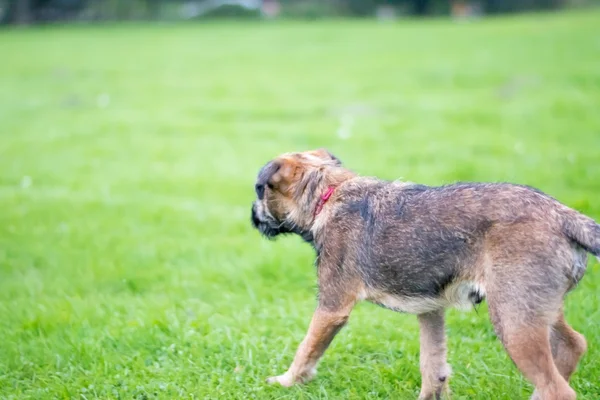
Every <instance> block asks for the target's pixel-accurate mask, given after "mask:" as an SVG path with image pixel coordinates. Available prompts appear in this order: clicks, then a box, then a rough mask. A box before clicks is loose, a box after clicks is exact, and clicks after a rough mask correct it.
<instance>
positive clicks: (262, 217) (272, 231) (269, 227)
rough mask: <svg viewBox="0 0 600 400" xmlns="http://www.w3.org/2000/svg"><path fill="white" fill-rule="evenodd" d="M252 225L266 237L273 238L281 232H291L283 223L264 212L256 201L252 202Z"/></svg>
mask: <svg viewBox="0 0 600 400" xmlns="http://www.w3.org/2000/svg"><path fill="white" fill-rule="evenodd" d="M252 226H254V228H256V229H257V230H258V231H259V232H260V233H261V234H262V235H263V236H264V237H266V238H268V239H273V238H275V237H277V236H279V235H281V234H285V233H291V231H289V230H288V229H286V228H285V226H284V224H282V223H281V222H278V221H277V220H275V218H273V217H272V216H270V215H269V214H268V213H266V212H264V211H263V210H262V209H261V207H259V206H257V204H256V203H254V204H252Z"/></svg>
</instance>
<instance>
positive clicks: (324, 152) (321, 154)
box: [312, 148, 342, 167]
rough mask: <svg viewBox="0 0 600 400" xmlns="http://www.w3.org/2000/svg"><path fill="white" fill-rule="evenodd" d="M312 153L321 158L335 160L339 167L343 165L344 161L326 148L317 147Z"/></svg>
mask: <svg viewBox="0 0 600 400" xmlns="http://www.w3.org/2000/svg"><path fill="white" fill-rule="evenodd" d="M312 154H313V155H315V156H317V157H319V158H320V159H321V160H325V161H333V162H334V163H335V165H337V166H338V167H341V166H342V162H341V161H340V159H339V158H337V157H336V156H334V155H333V154H331V153H330V152H329V151H328V150H327V149H325V148H320V149H317V150H315V151H313V152H312Z"/></svg>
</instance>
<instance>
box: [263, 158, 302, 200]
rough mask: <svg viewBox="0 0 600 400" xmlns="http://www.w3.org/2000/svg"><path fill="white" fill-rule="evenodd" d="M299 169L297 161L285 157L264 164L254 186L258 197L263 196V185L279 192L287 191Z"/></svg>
mask: <svg viewBox="0 0 600 400" xmlns="http://www.w3.org/2000/svg"><path fill="white" fill-rule="evenodd" d="M299 170H300V166H299V165H298V163H296V162H294V161H293V160H290V159H285V158H284V159H280V160H277V161H271V162H270V163H268V164H267V165H265V166H264V167H263V168H262V169H261V170H260V172H259V174H258V179H257V181H256V186H255V188H256V194H257V195H258V197H259V199H262V198H263V196H264V190H265V186H268V187H269V188H270V189H273V190H278V191H280V192H285V191H287V189H288V188H289V186H290V184H291V183H292V182H293V181H294V178H295V177H296V175H297V174H298V172H299Z"/></svg>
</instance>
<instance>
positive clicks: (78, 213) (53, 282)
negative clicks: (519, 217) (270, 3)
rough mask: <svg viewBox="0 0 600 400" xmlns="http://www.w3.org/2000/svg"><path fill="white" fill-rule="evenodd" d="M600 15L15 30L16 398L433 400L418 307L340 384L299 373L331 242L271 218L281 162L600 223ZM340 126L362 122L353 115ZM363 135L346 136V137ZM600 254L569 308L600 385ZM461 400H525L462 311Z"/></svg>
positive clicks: (456, 339) (0, 306) (380, 324)
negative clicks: (290, 375) (544, 203)
mask: <svg viewBox="0 0 600 400" xmlns="http://www.w3.org/2000/svg"><path fill="white" fill-rule="evenodd" d="M599 20H600V13H598V12H597V11H594V12H587V13H567V14H552V15H529V16H520V17H512V18H502V19H489V20H483V21H477V22H473V23H470V24H460V23H454V22H451V21H441V20H438V21H427V22H410V21H405V22H400V23H397V24H377V23H375V22H370V21H353V22H350V21H346V22H341V21H340V22H317V23H306V24H304V23H269V24H254V23H244V24H234V23H225V24H204V25H203V24H194V25H192V24H188V25H186V24H182V25H155V26H152V25H121V26H104V27H103V26H96V27H46V28H30V29H12V30H4V31H0V49H1V51H2V54H3V61H2V63H0V315H2V318H1V319H0V398H4V399H27V398H29V399H46V398H48V399H51V398H52V399H54V398H73V399H75V398H77V399H93V398H102V399H109V398H115V399H118V398H121V399H131V398H134V399H154V398H161V399H166V398H187V399H216V398H218V399H242V398H244V399H245V398H260V399H268V398H288V399H289V398H294V399H296V398H298V399H317V398H319V399H321V398H322V399H326V398H331V399H342V398H343V399H376V398H400V399H411V398H416V395H417V394H418V390H419V384H420V376H419V368H418V329H417V323H416V318H415V317H414V316H410V315H401V314H396V313H392V312H391V311H387V310H383V309H380V308H377V307H376V306H373V305H370V304H361V305H359V306H358V307H357V308H356V310H355V311H354V313H353V314H352V317H351V320H350V324H349V326H347V327H346V328H345V329H344V330H343V331H342V332H341V333H340V334H339V335H338V337H337V338H336V340H335V341H334V343H333V344H332V346H331V348H330V349H329V351H328V352H327V353H326V356H325V357H324V359H323V361H322V363H321V365H320V369H319V375H318V377H317V379H316V380H315V381H313V382H311V383H310V384H308V385H307V386H303V387H294V388H291V389H283V388H278V387H269V386H267V385H265V383H264V379H265V378H266V377H268V376H270V375H274V374H279V373H282V372H283V371H284V370H285V369H286V368H287V366H288V364H289V363H290V362H291V359H292V357H293V353H294V351H295V348H296V346H297V344H298V343H299V341H300V340H301V339H302V337H303V335H304V332H305V330H306V328H307V326H308V322H309V320H310V316H311V313H312V311H313V308H314V305H315V271H314V268H313V265H312V264H313V257H314V256H313V253H312V250H311V249H310V248H309V247H308V246H306V245H304V244H303V243H301V240H300V239H299V238H286V239H283V240H279V241H277V242H275V243H271V242H268V241H265V240H263V239H261V238H260V237H259V235H258V234H257V233H256V232H255V231H253V230H252V229H251V226H250V222H249V215H250V203H251V201H252V200H253V196H254V193H253V184H254V178H255V176H256V173H257V171H258V169H259V168H260V166H261V165H262V164H264V163H265V162H266V161H267V160H269V159H270V158H272V157H273V156H275V155H277V154H278V153H280V152H284V151H292V150H304V149H309V148H315V147H321V146H324V147H327V148H329V149H330V150H331V151H332V152H333V153H334V154H336V155H337V156H339V157H340V158H341V159H342V160H343V161H344V162H345V163H346V165H347V166H349V167H350V168H352V169H354V170H356V171H359V172H360V173H362V174H364V175H371V174H373V175H378V176H380V177H383V178H389V179H395V178H399V177H402V178H405V179H408V180H411V181H417V182H421V183H426V184H442V183H448V182H453V181H457V180H477V181H512V182H517V183H524V184H529V185H533V186H536V187H538V188H540V189H542V190H544V191H546V192H547V193H549V194H551V195H553V196H555V197H557V198H558V199H559V200H561V201H563V202H564V203H566V204H568V205H570V206H572V207H575V208H576V209H578V210H580V211H582V212H584V213H586V214H588V215H590V216H592V217H595V218H597V219H599V218H600V152H599V150H600V113H599V112H598V111H599V110H600V41H599V40H598V37H599V36H600V24H598V21H599ZM340 121H341V122H340ZM340 125H343V126H344V127H343V128H340ZM599 293H600V265H599V264H598V263H596V262H595V261H594V262H592V261H590V264H589V268H588V271H587V274H586V276H585V278H584V280H583V281H582V283H581V285H580V287H579V288H578V289H577V290H576V291H575V292H573V293H572V294H571V295H569V297H568V300H567V303H566V314H567V319H568V320H569V322H570V323H571V324H572V325H573V326H574V328H575V329H577V330H578V331H580V332H582V333H583V334H585V335H586V337H587V339H588V342H589V352H588V353H587V354H586V356H585V358H584V359H583V361H582V363H581V364H580V367H579V370H578V372H577V373H576V375H575V376H574V378H573V379H572V386H573V387H574V388H575V390H576V391H577V392H578V393H579V395H580V397H579V398H581V399H597V398H599V397H600V387H599V385H598V377H599V375H600V329H598V321H600V298H599V296H600V295H599ZM447 330H448V334H449V348H450V350H449V359H450V363H451V364H452V366H453V369H454V375H453V379H452V382H451V383H452V388H453V392H454V398H455V399H516V398H526V397H527V396H528V395H529V394H530V392H531V390H532V389H531V387H530V385H529V384H528V383H527V382H526V381H525V380H524V379H523V378H522V377H521V376H520V374H519V373H518V371H517V370H516V368H515V367H514V366H513V364H512V363H511V361H510V360H509V358H508V357H507V355H506V354H505V353H504V350H503V349H502V347H501V345H500V343H499V342H498V340H497V339H496V338H495V336H494V333H493V331H492V328H491V324H490V323H489V321H488V317H487V311H486V309H485V306H484V307H482V308H481V309H480V311H479V313H474V312H471V313H464V312H459V311H456V310H451V311H449V312H448V327H447Z"/></svg>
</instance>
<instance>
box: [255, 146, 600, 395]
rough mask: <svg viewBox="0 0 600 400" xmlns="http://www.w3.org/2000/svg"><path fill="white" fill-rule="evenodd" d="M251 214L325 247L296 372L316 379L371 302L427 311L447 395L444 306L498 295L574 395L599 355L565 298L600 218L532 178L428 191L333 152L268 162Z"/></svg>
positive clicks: (424, 330)
mask: <svg viewBox="0 0 600 400" xmlns="http://www.w3.org/2000/svg"><path fill="white" fill-rule="evenodd" d="M255 189H256V194H257V197H258V199H257V200H256V201H255V202H254V204H253V206H252V222H253V224H254V226H255V227H256V228H257V229H258V230H260V232H261V233H262V234H264V235H265V236H267V237H268V238H274V237H276V236H277V235H280V234H285V233H296V234H299V235H300V236H302V237H303V238H304V239H305V240H306V241H307V242H309V243H311V244H312V245H313V246H314V248H315V250H316V252H317V267H318V268H317V270H318V286H319V301H318V306H317V308H316V311H315V313H314V316H313V318H312V321H311V323H310V327H309V328H308V333H307V335H306V337H305V338H304V340H303V341H302V343H301V344H300V347H299V348H298V351H297V353H296V356H295V358H294V361H293V363H292V365H291V366H290V368H289V369H288V371H287V372H286V373H285V374H283V375H281V376H277V377H272V378H269V380H268V381H269V382H271V383H275V382H278V383H280V384H281V385H284V386H290V385H292V384H294V383H296V382H305V381H307V380H309V379H310V378H312V377H313V376H314V374H315V367H316V365H317V362H318V360H319V358H320V357H321V356H322V355H323V352H324V351H325V349H326V348H327V347H328V345H329V344H330V343H331V341H332V340H333V337H334V336H335V334H336V333H337V332H338V331H339V330H340V328H342V326H343V325H344V324H345V323H346V321H347V320H348V316H349V315H350V311H351V310H352V308H353V306H354V305H355V304H356V303H357V302H358V301H360V300H368V301H371V302H374V303H377V304H380V305H382V306H384V307H387V308H390V309H392V310H396V311H402V312H407V313H413V314H417V315H418V319H419V324H420V330H421V334H420V341H421V355H420V360H421V361H420V364H421V365H420V367H421V374H422V387H421V394H420V396H419V398H420V399H433V398H440V396H441V395H442V393H445V392H447V391H448V379H449V376H450V366H449V365H448V364H447V363H446V338H445V333H444V309H445V308H447V307H452V306H458V307H464V306H471V305H472V304H477V303H479V302H481V301H482V300H483V299H484V298H487V302H488V305H489V312H490V317H491V320H492V323H493V325H494V328H495V331H496V333H497V335H498V337H499V338H500V340H501V341H502V343H503V345H504V347H505V348H506V350H507V352H508V354H509V355H510V357H511V358H512V360H513V361H514V362H515V364H516V365H517V367H518V368H519V369H520V370H521V372H522V373H523V374H524V376H525V377H526V378H527V379H529V380H530V381H531V382H532V383H533V384H534V385H535V388H536V391H535V393H534V395H533V398H536V399H547V400H550V399H556V400H558V399H560V400H565V399H574V398H575V397H576V395H575V392H574V391H573V390H572V389H571V387H570V386H569V384H568V380H569V377H570V376H571V374H572V373H573V371H574V370H575V368H576V365H577V363H578V361H579V359H580V358H581V356H582V354H583V353H584V352H585V350H586V341H585V339H584V337H583V336H582V335H581V334H579V333H577V332H576V331H574V330H573V329H572V328H571V327H570V326H569V325H568V324H567V322H566V321H565V319H564V316H563V312H562V304H563V297H564V296H565V294H566V293H567V292H568V291H569V290H570V289H572V288H573V287H574V286H575V285H577V282H578V281H579V280H580V279H581V278H582V277H583V274H584V272H585V269H586V265H587V252H591V253H593V254H595V255H596V256H600V225H598V224H596V223H595V222H594V221H593V220H592V219H590V218H588V217H586V216H584V215H582V214H580V213H578V212H576V211H575V210H573V209H571V208H568V207H567V206H565V205H563V204H561V203H559V202H558V201H556V200H554V199H553V198H551V197H549V196H547V195H545V194H544V193H542V192H540V191H538V190H535V189H532V188H529V187H526V186H519V185H512V184H506V183H498V184H491V183H490V184H477V183H467V184H454V185H448V186H442V187H428V186H423V185H417V184H412V183H402V182H385V181H382V180H378V179H373V178H364V177H359V176H357V175H356V174H354V173H353V172H351V171H349V170H347V169H345V168H343V167H342V165H341V163H340V161H339V160H338V159H337V158H335V157H334V156H332V155H331V154H330V153H328V152H327V151H326V150H316V151H309V152H304V153H289V154H284V155H282V156H279V157H278V158H276V159H275V160H273V161H271V162H269V163H268V164H267V165H265V166H264V167H263V168H262V170H261V171H260V173H259V175H258V180H257V182H256V187H255Z"/></svg>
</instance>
